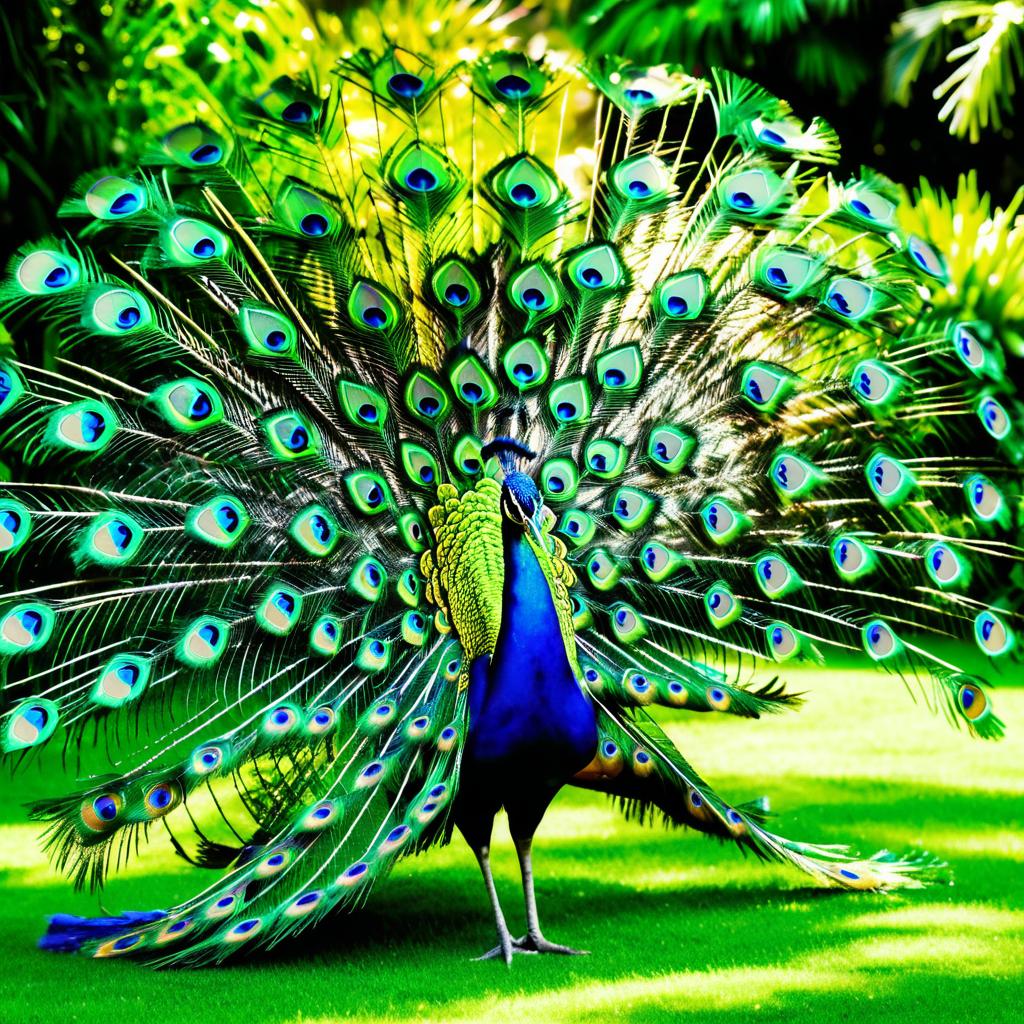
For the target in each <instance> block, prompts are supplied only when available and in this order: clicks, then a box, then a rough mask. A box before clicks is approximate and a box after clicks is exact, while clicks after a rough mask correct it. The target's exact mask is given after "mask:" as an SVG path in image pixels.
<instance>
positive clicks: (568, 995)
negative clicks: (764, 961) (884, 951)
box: [282, 966, 863, 1024]
mask: <svg viewBox="0 0 1024 1024" xmlns="http://www.w3.org/2000/svg"><path fill="white" fill-rule="evenodd" d="M862 985H863V979H860V978H858V977H857V975H856V974H855V973H854V972H853V971H845V970H842V969H836V968H827V967H810V966H805V967H790V966H786V967H778V968H776V967H770V968H753V969H744V968H735V969H731V970H712V971H680V972H678V973H674V974H663V975H659V976H658V977H654V978H644V977H629V978H625V979H622V980H618V981H612V982H596V983H592V984H586V983H582V984H577V985H572V986H567V987H564V988H555V989H550V990H548V991H546V992H543V993H540V994H537V995H509V996H508V997H506V998H504V999H502V1000H501V1001H500V1002H495V1001H494V1000H493V999H486V1000H484V999H467V1000H462V1001H460V1002H457V1003H451V1004H449V1005H448V1006H446V1007H445V1011H444V1015H443V1017H442V1016H437V1017H432V1016H430V1015H429V1011H428V1014H427V1015H426V1016H418V1015H417V1016H410V1017H387V1018H383V1019H384V1020H387V1021H388V1022H389V1024H391V1022H394V1024H399V1022H401V1024H414V1022H421V1021H425V1020H426V1021H439V1020H443V1021H445V1022H451V1024H455V1022H459V1021H476V1022H479V1021H487V1022H488V1024H506V1022H509V1024H522V1022H524V1021H527V1022H534V1021H553V1020H558V1021H564V1022H574V1021H583V1020H587V1021H592V1020H595V1019H597V1018H604V1019H608V1018H614V1017H615V1016H616V1015H617V1014H618V1013H619V1011H620V1010H621V1009H622V1008H623V1007H627V1006H628V1007H630V1008H631V1010H632V1011H634V1012H636V1011H637V1010H641V1011H642V1009H643V1007H645V1006H657V1005H664V1006H670V1007H671V1008H672V1009H674V1010H677V1011H683V1012H686V1011H689V1012H694V1013H698V1014H700V1013H704V1012H706V1011H707V1010H708V1009H709V1008H710V1007H718V1008H730V1007H740V1006H749V1005H751V1004H753V1003H756V1002H757V1001H758V1000H769V999H771V998H773V997H774V996H776V995H777V994H778V993H779V992H781V991H799V992H813V991H825V990H830V991H834V990H837V989H856V988H858V987H859V986H862ZM381 1021H382V1018H380V1017H369V1016H367V1017H354V1018H350V1019H349V1021H347V1022H346V1024H381ZM282 1024H338V1022H337V1020H336V1019H334V1018H328V1017H324V1018H320V1019H313V1020H308V1019H306V1018H305V1017H303V1018H296V1017H292V1018H288V1017H286V1018H284V1020H283V1021H282Z"/></svg>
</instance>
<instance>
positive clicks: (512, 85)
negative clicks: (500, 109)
mask: <svg viewBox="0 0 1024 1024" xmlns="http://www.w3.org/2000/svg"><path fill="white" fill-rule="evenodd" d="M494 88H495V89H497V90H498V92H499V93H501V95H502V96H504V97H506V98H507V99H510V100H521V99H524V98H525V97H526V96H529V95H530V83H529V82H528V81H527V80H526V79H525V78H522V77H521V76H520V75H505V76H504V78H499V79H498V81H497V82H495V83H494Z"/></svg>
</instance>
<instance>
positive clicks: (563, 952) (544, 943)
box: [512, 934, 590, 956]
mask: <svg viewBox="0 0 1024 1024" xmlns="http://www.w3.org/2000/svg"><path fill="white" fill-rule="evenodd" d="M512 945H513V946H514V947H515V948H516V949H517V950H518V951H519V952H520V953H557V954H559V955H560V956H589V955H590V950H589V949H573V948H572V946H560V945H559V944H558V943H557V942H548V940H547V939H545V938H544V936H543V935H539V934H538V935H523V936H521V937H520V938H518V939H514V940H513V942H512Z"/></svg>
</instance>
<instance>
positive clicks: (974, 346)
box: [953, 324, 988, 373]
mask: <svg viewBox="0 0 1024 1024" xmlns="http://www.w3.org/2000/svg"><path fill="white" fill-rule="evenodd" d="M953 351H954V352H956V354H957V356H958V357H959V358H960V360H961V362H963V364H964V365H965V366H966V367H967V368H968V369H969V370H971V371H973V372H974V373H980V372H981V371H982V370H983V369H984V368H985V365H986V363H987V362H988V352H987V351H986V349H985V346H984V345H983V344H982V343H981V341H979V340H978V335H977V333H976V329H975V327H974V326H973V325H971V324H957V325H956V326H955V327H954V329H953Z"/></svg>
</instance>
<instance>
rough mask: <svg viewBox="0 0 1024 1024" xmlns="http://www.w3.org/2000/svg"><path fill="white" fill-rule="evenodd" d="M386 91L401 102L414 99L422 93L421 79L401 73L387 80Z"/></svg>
mask: <svg viewBox="0 0 1024 1024" xmlns="http://www.w3.org/2000/svg"><path fill="white" fill-rule="evenodd" d="M388 89H390V90H391V92H392V93H394V94H395V95H396V96H400V97H401V98H402V99H403V100H411V99H415V98H416V97H417V96H420V95H422V93H423V79H422V78H419V77H418V76H416V75H410V74H409V73H408V72H407V71H402V72H399V73H398V74H397V75H392V76H391V77H390V78H389V79H388Z"/></svg>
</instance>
